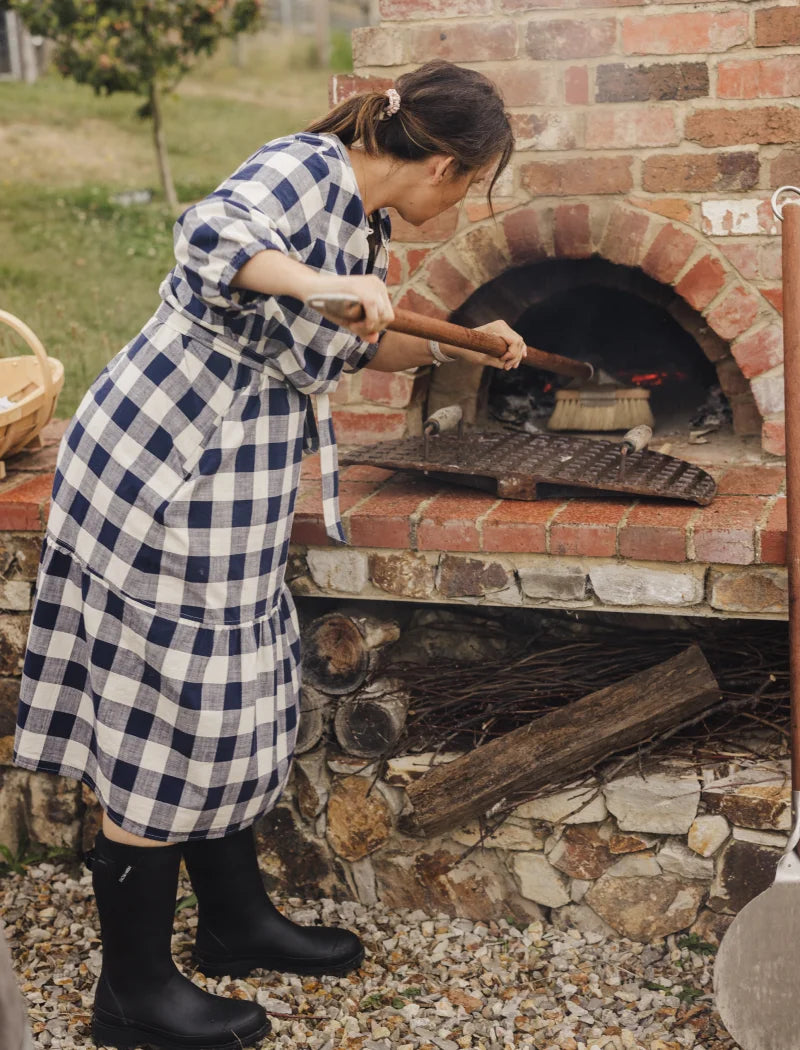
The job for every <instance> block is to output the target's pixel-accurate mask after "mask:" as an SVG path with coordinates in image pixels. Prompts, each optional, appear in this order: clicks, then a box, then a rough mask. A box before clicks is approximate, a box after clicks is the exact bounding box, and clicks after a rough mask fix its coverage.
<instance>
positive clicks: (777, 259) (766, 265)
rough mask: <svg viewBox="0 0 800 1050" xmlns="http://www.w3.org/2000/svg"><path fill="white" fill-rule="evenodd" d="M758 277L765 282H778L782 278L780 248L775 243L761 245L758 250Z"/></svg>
mask: <svg viewBox="0 0 800 1050" xmlns="http://www.w3.org/2000/svg"><path fill="white" fill-rule="evenodd" d="M758 271H759V272H758V276H759V277H761V278H762V279H764V280H766V281H780V280H781V278H782V276H783V265H782V261H781V246H780V244H778V243H776V242H775V241H772V242H771V243H770V242H767V243H766V244H763V243H762V244H761V245H760V247H759V249H758Z"/></svg>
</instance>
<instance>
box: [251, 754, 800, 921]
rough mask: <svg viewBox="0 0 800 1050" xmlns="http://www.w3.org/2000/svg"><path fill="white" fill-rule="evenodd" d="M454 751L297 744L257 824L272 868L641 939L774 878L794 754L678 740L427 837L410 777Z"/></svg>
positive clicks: (725, 905)
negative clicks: (718, 752)
mask: <svg viewBox="0 0 800 1050" xmlns="http://www.w3.org/2000/svg"><path fill="white" fill-rule="evenodd" d="M763 746H764V741H763V740H762V741H759V748H763ZM454 757H456V756H455V755H454V754H448V755H443V756H442V755H440V756H439V758H438V759H434V756H433V754H432V753H430V754H423V755H414V756H405V757H400V758H398V759H395V760H390V761H389V762H388V764H387V766H386V767H385V769H381V768H380V767H379V766H378V765H377V764H376V763H368V762H367V763H365V761H364V760H363V759H356V758H353V757H350V756H346V755H343V754H342V753H341V752H339V751H337V750H336V748H335V746H333V745H330V744H329V745H327V746H325V745H323V746H321V747H319V748H317V749H316V750H314V751H313V752H309V753H308V754H305V755H300V756H299V757H298V758H297V759H296V762H295V767H294V771H293V776H292V780H291V782H290V786H289V789H288V791H287V793H286V795H284V797H283V799H282V801H281V802H280V804H279V805H278V807H277V809H276V810H274V811H273V813H272V814H270V815H269V816H268V817H267V818H266V819H265V820H264V821H263V822H262V824H261V826H260V834H261V841H262V847H263V850H264V854H265V856H267V857H268V858H269V870H270V871H271V873H272V874H273V876H274V878H275V881H276V884H279V885H281V886H283V887H284V888H286V889H287V890H291V891H292V892H297V893H301V894H302V893H311V894H312V895H313V894H316V893H319V892H322V893H324V894H327V895H332V896H345V897H349V896H355V897H357V898H358V899H359V900H361V901H362V902H364V903H370V902H374V901H375V900H377V899H380V900H381V901H383V902H384V903H386V904H389V905H390V906H393V907H408V908H422V909H424V910H426V911H428V912H446V913H448V914H450V915H454V916H463V917H468V918H474V919H486V918H494V919H499V918H510V917H513V918H514V919H515V920H518V921H521V922H526V921H529V920H530V919H531V918H536V917H540V916H541V915H542V914H543V913H546V914H547V915H548V916H549V917H550V918H551V919H552V920H553V921H555V922H557V923H561V924H564V925H572V926H577V927H578V928H580V929H588V930H594V931H605V932H609V928H610V929H611V930H614V931H616V932H617V933H619V934H622V935H624V936H627V937H631V938H632V939H634V940H639V941H651V940H656V939H658V938H660V937H663V936H666V935H667V934H668V933H673V932H676V931H679V930H690V931H692V932H695V933H698V934H699V935H700V936H701V937H702V938H703V939H711V940H715V939H716V938H717V937H719V936H720V934H721V933H722V932H723V931H724V929H725V928H726V927H727V924H728V923H729V922H730V919H731V917H732V916H733V915H734V914H735V913H736V912H737V911H738V910H739V909H740V908H742V907H743V906H744V905H745V904H746V903H747V902H748V901H749V900H750V899H751V898H752V897H753V896H755V895H756V894H757V893H760V892H761V891H762V890H763V889H766V888H767V886H768V885H769V884H770V883H771V881H772V878H773V875H774V870H775V865H776V863H777V860H778V857H779V856H780V852H781V850H782V848H783V847H784V846H785V844H786V842H787V840H788V834H787V831H788V829H789V827H790V814H791V791H790V783H789V770H788V762H787V760H786V759H785V758H784V757H774V758H767V759H761V760H749V761H748V760H746V759H744V758H741V759H739V760H728V761H720V762H705V763H701V764H700V765H698V764H697V763H695V762H693V761H687V759H686V757H685V754H684V755H679V754H678V752H677V750H676V752H675V754H673V755H666V756H662V758H661V759H660V760H659V761H658V763H649V764H648V765H647V767H646V770H645V772H644V773H643V774H642V775H640V774H639V773H638V772H628V773H627V774H626V775H620V776H619V777H617V778H615V779H612V780H610V782H608V783H606V784H600V783H599V782H598V781H596V780H594V779H588V780H586V781H583V782H582V783H580V784H579V785H575V786H573V787H571V788H568V789H564V790H560V791H558V792H555V793H553V794H550V795H548V796H544V797H541V798H539V799H537V800H535V801H532V802H528V803H525V804H523V805H521V806H519V807H518V808H517V809H516V810H515V811H514V813H513V814H512V815H511V816H509V817H508V819H507V820H506V821H505V822H504V823H503V825H502V826H501V827H500V828H499V829H498V830H496V831H495V832H494V833H493V834H492V835H491V836H490V837H489V838H488V839H486V840H485V841H484V842H483V843H481V844H480V845H477V844H478V842H479V839H480V837H481V835H480V828H479V826H478V824H477V823H472V824H468V825H465V826H464V827H461V828H458V829H456V830H454V831H453V832H452V833H450V834H448V835H443V836H436V837H433V838H427V839H424V840H420V839H416V838H411V837H410V836H408V835H405V834H403V833H402V832H401V831H399V830H397V822H398V817H399V815H401V814H402V813H403V811H404V808H405V806H406V796H405V792H404V786H405V785H406V784H407V783H409V781H410V780H411V779H412V778H413V777H415V776H419V775H420V773H421V772H423V771H424V770H425V769H426V768H428V767H429V765H430V763H431V762H432V761H439V760H442V759H445V760H450V759H451V758H454ZM302 858H306V859H307V860H308V859H309V858H310V859H311V861H313V863H307V864H305V865H303V863H302ZM317 886H318V887H319V888H316V887H317Z"/></svg>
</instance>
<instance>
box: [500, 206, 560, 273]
mask: <svg viewBox="0 0 800 1050" xmlns="http://www.w3.org/2000/svg"><path fill="white" fill-rule="evenodd" d="M542 219H543V216H542V213H541V212H535V211H534V210H533V208H520V209H518V210H516V211H512V212H509V214H508V215H506V216H505V217H504V218H503V220H502V223H503V232H504V233H505V235H506V243H507V244H508V250H509V252H510V253H511V259H512V261H513V262H514V263H516V264H517V265H519V264H521V263H529V262H539V261H540V260H542V259H546V258H547V257H548V255H549V252H548V250H547V247H546V241H545V239H544V237H545V231H544V230H543V229H542V228H541V227H542Z"/></svg>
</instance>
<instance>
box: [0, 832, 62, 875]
mask: <svg viewBox="0 0 800 1050" xmlns="http://www.w3.org/2000/svg"><path fill="white" fill-rule="evenodd" d="M0 857H2V858H3V860H2V861H0V878H2V877H3V876H4V875H11V874H14V875H24V874H25V872H26V871H27V869H28V868H29V867H30V866H31V865H32V864H41V862H42V861H46V860H65V859H69V860H74V859H75V851H74V850H71V849H66V848H64V847H63V846H42V845H40V844H38V843H31V842H30V841H28V840H27V839H26V840H23V841H22V842H20V844H19V847H18V849H17V852H16V853H14V852H13V850H11V849H10V848H9V847H8V846H6V845H4V844H3V843H2V842H0Z"/></svg>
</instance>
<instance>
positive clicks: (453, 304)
mask: <svg viewBox="0 0 800 1050" xmlns="http://www.w3.org/2000/svg"><path fill="white" fill-rule="evenodd" d="M426 278H427V280H426V283H427V285H428V287H429V288H430V290H431V291H432V292H434V293H435V294H436V295H438V296H439V298H440V299H441V300H442V302H443V303H444V305H445V306H446V307H448V308H449V309H450V310H457V309H458V307H459V306H461V304H462V303H463V302H464V300H465V299H468V298H469V297H470V295H472V293H473V292H474V291H475V285H474V284H473V283H472V281H471V280H470V279H469V278H468V277H466V276H465V275H464V274H463V273H461V271H460V270H457V269H456V268H455V266H453V264H452V263H451V262H450V261H449V259H445V258H444V256H442V255H439V256H437V258H435V259H434V260H433V262H432V263H431V264H430V265H429V266H428V268H427V270H426Z"/></svg>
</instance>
